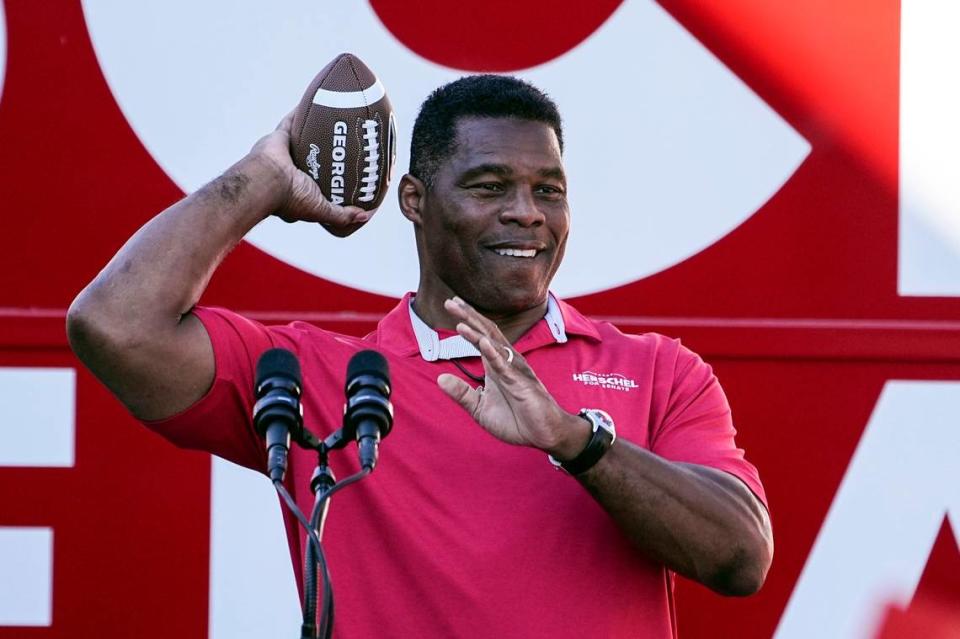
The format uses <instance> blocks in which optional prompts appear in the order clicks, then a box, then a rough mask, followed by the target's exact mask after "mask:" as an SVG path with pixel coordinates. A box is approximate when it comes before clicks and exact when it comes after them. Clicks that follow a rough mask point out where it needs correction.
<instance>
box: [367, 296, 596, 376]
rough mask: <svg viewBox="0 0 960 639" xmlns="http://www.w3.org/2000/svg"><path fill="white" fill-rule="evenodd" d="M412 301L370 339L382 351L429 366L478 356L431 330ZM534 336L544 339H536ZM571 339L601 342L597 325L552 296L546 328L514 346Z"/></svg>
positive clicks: (457, 340) (404, 303)
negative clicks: (416, 360) (414, 359)
mask: <svg viewBox="0 0 960 639" xmlns="http://www.w3.org/2000/svg"><path fill="white" fill-rule="evenodd" d="M413 297H414V294H413V293H407V294H406V295H404V296H403V299H401V300H400V303H399V304H397V306H396V307H394V309H393V310H392V311H390V312H389V313H388V314H387V315H386V316H384V318H383V319H382V320H381V321H380V323H379V324H378V326H377V331H376V333H375V336H374V335H371V337H374V339H375V341H376V343H377V345H378V346H379V347H381V348H384V349H387V350H391V351H393V352H395V353H397V354H399V355H404V356H413V355H420V356H421V357H422V358H423V359H424V360H426V361H428V362H434V361H437V360H443V359H455V358H458V357H477V356H478V355H479V353H478V352H477V349H476V348H474V346H473V345H472V344H470V342H468V341H466V340H465V339H463V338H462V337H460V336H459V335H449V336H444V337H441V335H440V334H439V333H437V331H435V330H434V329H432V328H430V327H429V326H428V325H427V324H426V322H424V321H423V320H422V319H421V318H420V317H419V316H418V315H417V314H416V313H414V312H413V304H412V302H413ZM538 327H539V328H538ZM547 329H548V330H547ZM534 334H539V335H541V336H542V337H540V338H537V337H536V335H534ZM569 335H580V336H583V337H587V338H590V339H592V340H594V341H601V337H600V333H599V332H598V331H597V329H596V327H595V326H594V322H592V321H590V320H589V319H587V318H586V317H584V316H583V315H582V314H581V313H580V312H579V311H577V310H576V309H575V308H573V307H572V306H570V305H569V304H567V303H566V302H564V301H563V300H561V299H558V298H556V297H555V296H554V295H553V294H552V293H551V294H550V295H549V297H548V299H547V312H546V314H544V317H543V324H540V323H538V324H535V325H534V327H533V328H531V330H530V331H528V333H527V334H526V335H524V336H523V337H521V338H520V339H519V340H518V341H517V342H516V343H515V344H514V346H515V347H516V348H517V350H519V351H520V352H525V351H526V350H528V348H536V347H538V345H545V344H550V343H557V344H563V343H565V342H567V340H568V339H569ZM448 340H449V341H448Z"/></svg>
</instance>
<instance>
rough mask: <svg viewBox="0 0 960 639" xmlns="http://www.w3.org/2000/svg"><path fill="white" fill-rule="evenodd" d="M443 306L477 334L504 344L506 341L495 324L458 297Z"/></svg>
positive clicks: (447, 301)
mask: <svg viewBox="0 0 960 639" xmlns="http://www.w3.org/2000/svg"><path fill="white" fill-rule="evenodd" d="M443 304H444V308H446V309H447V310H448V311H450V312H451V313H452V314H453V315H454V316H455V317H458V318H460V319H462V320H463V321H464V323H465V324H467V325H468V326H471V327H473V328H474V329H475V330H476V331H478V332H479V333H481V334H483V335H487V336H489V337H491V338H493V339H499V340H501V341H504V342H505V341H506V338H505V337H503V333H501V332H500V328H499V327H498V326H497V325H496V323H494V322H493V321H492V320H490V319H488V318H487V317H484V316H483V314H481V313H480V312H479V311H477V310H476V309H475V308H473V307H472V306H470V305H469V304H467V303H466V302H464V301H463V300H462V299H460V298H459V297H453V298H450V299H448V300H446V301H445V302H444V303H443Z"/></svg>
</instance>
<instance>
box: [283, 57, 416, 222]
mask: <svg viewBox="0 0 960 639" xmlns="http://www.w3.org/2000/svg"><path fill="white" fill-rule="evenodd" d="M396 139H397V134H396V124H395V123H394V118H393V107H392V106H391V105H390V99H389V98H388V97H387V93H386V91H385V90H384V88H383V84H381V83H380V80H379V79H377V76H376V75H374V73H373V72H372V71H371V70H370V69H369V68H367V65H365V64H364V63H363V62H361V61H360V58H358V57H356V56H355V55H353V54H350V53H341V54H340V55H338V56H337V57H336V58H334V59H333V60H332V61H331V62H330V64H328V65H327V66H325V67H324V68H323V70H322V71H320V73H318V74H317V77H315V78H314V79H313V82H311V83H310V86H308V87H307V91H306V93H304V94H303V98H302V99H301V100H300V104H299V105H297V110H296V112H295V113H294V116H293V129H292V131H291V134H290V153H291V154H292V156H293V162H294V164H296V165H297V168H299V169H300V170H301V171H303V172H305V173H308V174H309V175H310V176H311V177H312V178H313V179H314V181H315V182H316V183H317V184H318V185H319V186H320V190H321V191H323V194H324V195H325V196H326V197H327V199H329V200H330V201H331V202H333V203H335V204H343V205H348V204H352V205H354V206H359V207H360V208H362V209H365V210H367V211H371V210H373V209H375V208H377V207H378V206H380V203H381V202H382V201H383V196H384V195H386V192H387V187H388V186H389V184H390V175H391V173H392V171H393V163H394V160H395V159H396V156H397V154H396V144H397V142H396Z"/></svg>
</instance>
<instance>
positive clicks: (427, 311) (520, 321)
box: [413, 292, 547, 344]
mask: <svg viewBox="0 0 960 639" xmlns="http://www.w3.org/2000/svg"><path fill="white" fill-rule="evenodd" d="M450 296H451V297H452V294H451V295H450ZM433 297H434V296H431V295H429V294H428V293H420V292H418V293H417V295H416V297H414V299H413V311H414V312H415V313H416V314H417V316H418V317H419V318H420V319H422V320H423V321H424V322H425V323H426V324H427V326H429V327H430V328H432V329H434V330H437V329H446V330H450V331H455V330H456V325H457V322H456V320H455V319H454V318H453V317H452V316H451V315H450V314H449V313H447V311H446V309H444V307H443V302H444V300H445V299H446V298H444V299H432V298H433ZM439 297H442V296H439ZM467 303H469V300H468V301H467ZM476 310H477V311H479V312H480V313H481V314H483V315H484V316H485V317H487V318H488V319H490V320H492V321H493V322H494V323H495V324H496V325H497V327H498V328H499V329H500V332H501V333H503V336H504V337H506V338H507V341H509V342H510V343H511V344H512V343H514V342H516V341H517V340H518V339H519V338H520V336H521V335H523V334H524V333H526V332H527V331H528V330H530V328H531V327H532V326H533V325H534V324H536V323H537V322H539V321H540V320H541V319H543V316H544V315H545V314H546V312H547V300H543V302H542V303H540V304H537V305H536V306H534V307H532V308H528V309H525V310H523V311H520V312H518V313H501V314H498V313H496V312H492V311H490V310H489V309H483V308H477V309H476Z"/></svg>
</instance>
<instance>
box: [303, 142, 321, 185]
mask: <svg viewBox="0 0 960 639" xmlns="http://www.w3.org/2000/svg"><path fill="white" fill-rule="evenodd" d="M319 155H320V147H319V146H317V145H316V144H311V145H310V153H308V154H307V159H306V162H307V168H308V169H310V171H309V173H310V175H312V176H313V179H314V180H319V179H320V162H319V161H317V156H319Z"/></svg>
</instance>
